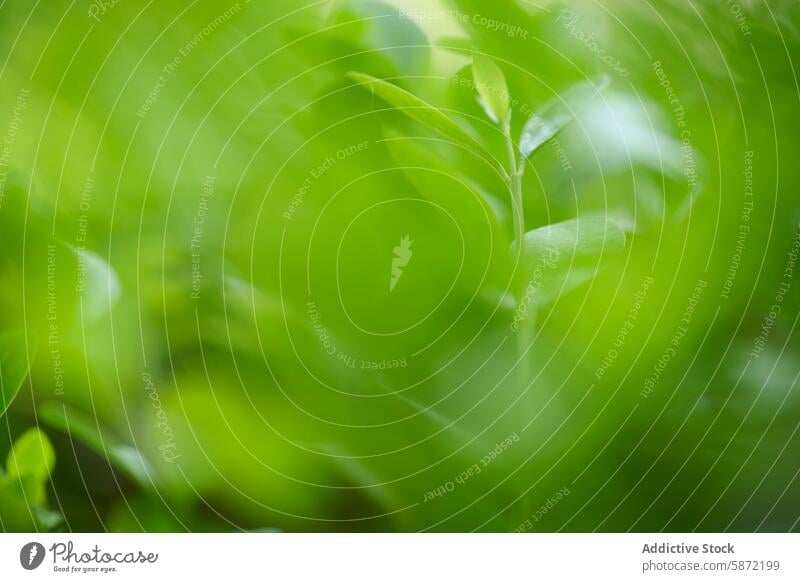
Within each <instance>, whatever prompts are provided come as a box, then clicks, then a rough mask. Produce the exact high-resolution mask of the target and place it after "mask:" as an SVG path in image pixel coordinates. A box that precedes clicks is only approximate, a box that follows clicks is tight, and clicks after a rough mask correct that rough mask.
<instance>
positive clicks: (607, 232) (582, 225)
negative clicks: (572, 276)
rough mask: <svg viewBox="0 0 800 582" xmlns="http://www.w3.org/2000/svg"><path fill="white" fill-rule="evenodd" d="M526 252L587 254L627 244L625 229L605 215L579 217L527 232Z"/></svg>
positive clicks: (569, 254) (596, 253)
mask: <svg viewBox="0 0 800 582" xmlns="http://www.w3.org/2000/svg"><path fill="white" fill-rule="evenodd" d="M524 248H525V253H526V254H533V255H536V256H541V255H543V254H545V253H551V252H557V253H559V254H560V255H566V256H568V257H571V256H574V257H586V256H594V255H599V254H605V253H608V252H618V251H621V250H622V249H624V248H625V231H624V229H623V228H622V227H621V226H619V224H617V223H616V222H613V221H611V220H609V219H608V218H607V217H605V216H591V217H588V218H577V219H573V220H567V221H564V222H558V223H556V224H550V225H548V226H544V227H542V228H537V229H536V230H532V231H530V232H527V233H525V243H524Z"/></svg>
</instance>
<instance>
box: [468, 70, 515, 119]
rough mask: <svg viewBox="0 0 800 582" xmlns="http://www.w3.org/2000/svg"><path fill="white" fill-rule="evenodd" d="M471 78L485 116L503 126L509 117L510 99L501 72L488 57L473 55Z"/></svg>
mask: <svg viewBox="0 0 800 582" xmlns="http://www.w3.org/2000/svg"><path fill="white" fill-rule="evenodd" d="M472 77H473V79H474V81H475V89H476V91H477V92H478V96H479V102H480V104H481V106H482V107H483V109H484V111H486V115H488V116H489V118H490V119H491V120H492V121H494V122H495V123H497V124H498V125H500V126H505V125H506V124H507V123H508V122H509V120H510V117H511V97H510V96H509V93H508V85H507V84H506V78H505V76H504V75H503V71H501V70H500V67H498V66H497V65H496V64H495V62H494V61H493V60H492V59H490V58H489V57H487V56H485V55H481V54H475V55H474V56H473V57H472Z"/></svg>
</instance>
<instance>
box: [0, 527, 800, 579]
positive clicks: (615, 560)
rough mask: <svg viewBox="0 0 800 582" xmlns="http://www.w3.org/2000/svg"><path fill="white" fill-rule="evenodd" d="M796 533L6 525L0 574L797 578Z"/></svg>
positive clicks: (799, 552)
mask: <svg viewBox="0 0 800 582" xmlns="http://www.w3.org/2000/svg"><path fill="white" fill-rule="evenodd" d="M799 564H800V536H798V535H793V534H730V535H727V534H685V535H683V534H652V535H650V534H330V535H323V534H270V533H267V534H142V535H128V534H74V535H72V534H43V535H35V534H32V535H25V534H4V535H0V580H3V581H5V580H15V581H16V580H48V579H67V578H69V579H72V580H90V579H91V580H95V579H98V580H99V579H103V580H119V581H122V580H137V581H139V580H147V581H148V582H149V581H154V580H176V577H180V576H187V575H192V576H194V575H202V576H203V579H213V578H209V577H211V576H213V577H221V578H222V579H223V580H225V581H226V582H227V581H230V582H233V581H237V582H238V580H281V581H284V580H289V581H291V580H297V581H307V580H324V581H326V582H327V581H338V580H342V581H347V582H359V581H361V580H364V581H369V582H375V581H398V582H401V581H402V582H417V581H419V582H423V581H428V580H455V581H457V582H466V581H470V580H481V581H485V580H498V581H506V580H508V581H516V580H547V581H548V582H554V581H561V580H564V581H569V582H574V581H575V580H592V581H595V580H613V581H614V582H621V581H627V580H670V581H673V580H676V581H682V580H685V581H687V582H688V581H693V580H719V581H721V582H723V581H724V582H728V581H730V580H770V581H783V580H791V581H797V580H800V568H799V567H798V565H799Z"/></svg>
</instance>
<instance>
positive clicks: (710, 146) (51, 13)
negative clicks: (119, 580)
mask: <svg viewBox="0 0 800 582" xmlns="http://www.w3.org/2000/svg"><path fill="white" fill-rule="evenodd" d="M575 4H576V5H575V6H573V5H561V4H559V3H555V2H544V3H543V6H535V5H534V4H530V3H527V2H522V1H520V2H516V1H513V0H499V1H496V2H490V3H487V2H485V1H483V0H452V1H450V2H441V3H440V2H426V3H424V6H422V7H417V6H416V5H413V7H412V5H411V4H410V3H408V4H404V3H397V6H392V5H389V4H384V3H380V2H373V1H368V0H341V1H333V2H322V3H315V4H309V5H305V4H304V3H298V2H289V1H285V0H270V1H269V2H257V1H255V0H253V1H251V2H239V3H235V2H234V3H231V4H219V3H214V2H210V1H198V2H192V3H189V4H184V5H172V4H170V3H150V4H146V3H139V2H129V1H128V0H120V1H119V2H118V3H115V4H113V5H111V4H109V5H108V6H106V7H105V8H101V5H102V3H99V4H92V3H89V2H79V3H67V2H60V1H59V2H51V3H48V5H47V6H41V5H39V4H36V5H31V3H28V2H22V1H10V2H6V3H5V4H3V6H2V8H0V27H1V29H0V30H1V31H2V34H0V46H1V47H2V48H1V49H0V54H2V55H3V60H2V66H0V78H2V83H0V139H3V140H4V142H3V143H4V147H5V149H4V150H2V151H0V154H2V156H0V241H2V245H0V307H2V310H1V311H0V313H2V316H1V317H0V334H1V337H0V366H1V367H0V379H2V386H1V388H2V390H0V394H2V397H3V400H2V401H0V404H2V408H0V412H5V414H3V415H2V418H1V419H0V421H1V422H0V424H2V425H3V427H4V430H3V431H2V434H3V436H2V437H0V454H2V458H5V457H6V454H9V455H10V457H9V459H10V461H9V462H8V463H7V464H6V471H5V473H4V474H3V475H2V477H0V529H5V530H16V531H18V530H23V531H28V530H47V529H59V528H61V529H68V530H72V531H94V530H101V529H108V530H112V531H142V530H144V531H183V530H192V531H220V530H222V531H228V530H238V529H245V530H264V529H269V530H271V529H278V530H287V531H387V530H388V531H395V530H397V531H416V530H447V531H471V530H487V531H510V530H515V529H534V530H540V531H555V530H561V529H563V530H566V531H591V530H595V529H597V530H611V531H626V530H629V529H631V530H640V531H654V530H661V529H665V530H693V529H698V530H722V529H728V530H741V531H750V530H754V529H761V530H770V531H772V530H775V531H787V530H797V529H798V521H797V520H798V515H797V509H796V508H797V502H798V498H800V481H798V480H797V463H796V461H794V459H796V458H797V456H798V452H800V441H798V438H797V427H798V420H797V419H798V412H799V411H800V397H798V391H797V390H796V389H795V388H796V387H797V385H798V373H800V353H799V352H800V344H798V342H797V336H796V329H795V328H796V324H797V318H798V314H799V313H800V309H799V308H800V305H799V303H800V300H799V299H798V297H799V295H798V290H797V287H798V282H797V281H796V266H795V267H793V269H794V270H793V271H792V272H791V273H788V269H789V267H790V266H791V260H792V259H791V256H792V254H791V253H792V249H793V244H795V241H796V240H798V239H797V236H798V223H799V222H800V204H798V201H797V196H796V194H795V190H796V188H797V185H798V184H799V183H800V176H799V175H798V172H800V167H798V164H797V163H796V161H795V160H796V157H797V152H798V139H799V138H798V136H800V131H798V130H800V127H799V126H800V117H799V116H798V115H797V111H798V104H799V99H800V90H799V89H798V83H797V75H796V71H795V69H794V60H795V59H796V57H797V55H800V33H798V26H800V14H798V7H797V3H796V2H791V1H789V0H770V2H768V3H760V2H749V1H744V0H742V1H741V2H740V4H741V6H739V5H738V4H737V6H738V7H739V8H740V9H741V10H740V12H739V13H734V12H732V10H731V4H730V3H722V2H712V1H711V0H707V1H702V2H695V3H692V4H691V5H687V4H683V3H674V4H670V3H660V4H656V5H654V4H652V3H648V2H634V1H615V2H610V1H609V2H601V3H585V5H584V3H581V4H577V3H575ZM398 6H399V7H398ZM737 14H743V15H744V16H742V17H740V18H738V19H737ZM473 55H479V57H478V59H479V60H480V59H481V58H482V57H486V58H490V59H491V63H494V66H496V67H497V70H495V69H494V68H492V67H493V65H491V64H486V62H485V61H484V64H483V66H484V69H482V71H483V80H482V79H480V78H479V79H475V78H474V77H473V73H472V70H473V68H472V65H473ZM353 72H357V73H360V74H361V75H362V76H358V75H356V76H355V77H354V76H353V75H352V73H353ZM498 74H500V75H502V78H503V79H505V82H506V83H507V88H508V96H507V103H508V105H509V106H510V109H511V115H510V119H509V120H508V121H509V126H510V127H509V131H510V134H511V135H513V136H520V135H521V134H522V132H523V130H524V128H525V126H526V124H527V123H528V122H529V120H530V118H531V115H533V114H534V112H536V111H539V112H542V111H543V110H542V109H541V108H542V107H543V106H545V104H547V103H550V104H554V103H555V104H558V102H559V96H560V97H561V98H562V99H561V100H562V101H563V97H564V96H565V95H569V94H570V93H569V89H570V88H574V87H575V86H576V84H579V83H581V82H585V81H586V80H587V79H598V78H602V77H603V76H606V77H608V79H609V80H610V83H609V86H608V88H606V89H605V90H604V91H602V93H599V94H598V96H597V97H596V98H592V99H591V100H589V101H588V102H587V103H582V104H581V107H580V111H579V112H578V113H579V115H578V118H577V119H576V120H575V121H574V122H572V123H570V124H569V125H568V126H566V127H565V128H563V131H561V133H558V135H557V136H556V138H555V139H554V140H550V141H547V142H546V143H544V141H545V140H544V139H542V140H540V141H541V142H543V143H539V144H538V145H540V146H541V147H540V149H538V150H537V151H536V152H535V153H534V154H533V155H532V156H531V157H530V159H528V160H527V162H525V164H524V167H525V168H526V172H525V174H524V179H523V181H522V184H521V192H522V195H523V198H524V211H525V214H524V225H525V230H526V231H534V232H538V234H529V235H528V236H526V244H527V243H528V242H530V248H531V249H532V250H531V253H532V254H529V255H526V257H525V260H523V261H521V262H520V261H518V260H517V257H515V256H514V253H513V252H512V253H509V248H511V247H512V241H513V240H514V227H513V224H512V223H513V217H514V212H513V208H512V204H511V196H510V193H509V184H508V183H507V181H506V180H505V176H503V173H502V171H501V169H500V168H501V167H502V166H504V165H505V164H506V151H505V145H504V136H503V132H502V131H501V128H500V127H498V125H497V124H495V123H494V122H493V121H492V119H490V117H489V116H487V115H486V112H485V109H484V107H482V106H481V103H480V102H479V100H478V99H477V98H476V97H477V95H476V86H477V88H480V87H485V86H486V85H487V83H488V84H489V85H492V84H495V85H496V84H497V83H499V81H498V79H499V78H500V77H499V76H498ZM363 75H369V77H364V76H363ZM480 76H481V75H479V77H480ZM370 78H375V79H381V80H386V82H387V83H391V85H392V86H397V87H401V88H402V89H404V90H405V91H407V92H410V94H413V95H415V96H417V98H418V99H421V100H423V101H424V102H425V103H426V104H429V105H431V106H432V107H435V108H436V110H437V111H439V112H440V113H441V114H442V115H444V116H446V119H448V120H449V121H448V122H443V123H447V128H446V129H445V131H444V133H445V135H446V136H448V138H449V137H453V135H454V133H459V134H461V133H464V134H465V135H466V136H467V141H468V142H470V143H471V142H474V143H475V144H479V145H477V146H475V147H472V146H469V147H467V146H465V145H464V143H463V142H461V141H458V140H456V141H452V140H451V139H448V138H445V137H442V136H441V133H442V131H441V130H440V131H439V133H436V132H433V131H430V130H429V129H428V128H427V127H426V126H425V124H424V123H423V124H420V123H418V122H419V121H421V120H420V119H419V117H420V111H421V110H420V109H416V110H415V111H416V115H410V114H409V111H405V113H406V115H403V113H402V112H399V111H397V110H396V108H395V107H393V106H392V105H393V104H392V103H387V102H386V94H385V93H384V94H380V91H371V90H369V87H366V88H365V87H362V86H359V82H363V81H364V80H365V79H370ZM487 78H488V79H489V81H487V80H486V79H487ZM354 79H355V81H354ZM356 81H359V82H356ZM370 83H371V84H372V85H375V82H373V81H370V82H367V85H369V84H370ZM365 89H366V90H365ZM497 97H498V94H497V93H492V92H488V93H487V92H484V95H483V102H484V103H483V104H484V105H485V106H486V107H488V108H489V110H490V111H493V112H494V113H495V114H497V111H498V110H497V108H498V107H500V108H502V107H503V106H504V105H503V104H504V103H506V96H505V95H501V96H500V98H499V99H497ZM554 100H555V101H554ZM489 101H492V102H491V103H489ZM498 103H500V105H498ZM567 103H569V102H568V101H567ZM394 105H396V104H394ZM413 105H414V103H413V102H412V106H413ZM416 106H417V107H419V104H418V103H417V104H416ZM556 109H558V108H557V107H556ZM547 110H548V109H545V110H544V111H547ZM423 115H424V114H423ZM496 116H497V115H496ZM410 117H411V118H410ZM499 121H502V120H499ZM439 122H441V119H439ZM450 124H452V126H451V125H450ZM454 128H455V129H454ZM559 129H560V128H559ZM544 134H547V136H546V137H551V136H550V135H549V134H548V132H544ZM544 134H542V135H544ZM748 192H749V194H750V195H748ZM597 217H602V218H601V219H598V218H597ZM744 217H746V218H744ZM576 219H577V222H569V221H574V220H576ZM597 220H600V221H601V223H602V224H603V225H604V227H603V228H602V229H600V230H599V231H597V230H596V229H597V225H598V224H599V223H598V222H597ZM559 223H563V224H561V226H557V227H549V225H555V224H559ZM581 224H583V225H585V226H584V230H583V231H582V230H581V226H580V225H581ZM608 224H613V225H615V226H614V227H612V228H611V230H610V231H608V230H606V228H605V226H607V225H608ZM565 225H566V226H565ZM576 225H577V226H576ZM743 226H746V230H744V229H743V228H742V227H743ZM548 227H549V228H548ZM542 228H544V230H537V229H542ZM587 229H588V232H589V234H590V235H591V236H590V240H591V244H588V246H587V243H585V240H587V239H584V238H583V235H585V234H586V232H587ZM593 229H594V230H593ZM542 233H549V234H548V235H547V239H546V241H545V242H544V243H543V242H542V240H543V239H542V238H541V237H542ZM743 233H745V234H743ZM626 234H627V236H626ZM404 237H409V239H410V240H413V244H412V245H411V247H410V248H411V249H412V251H413V257H412V259H411V260H410V261H407V264H406V265H405V266H404V267H403V269H402V278H400V279H399V280H398V282H397V283H396V286H395V287H394V288H393V289H392V288H390V275H391V270H392V268H393V267H392V260H393V257H395V255H393V250H394V249H395V247H397V246H398V244H399V243H400V241H402V240H403V239H404ZM553 237H555V240H557V241H560V244H561V245H562V250H563V253H562V256H561V259H562V261H566V262H565V263H564V262H558V264H557V265H555V264H554V265H553V266H550V263H549V262H548V259H547V255H546V252H545V251H546V250H547V249H549V245H551V244H552V242H553V240H554V238H553ZM742 241H744V242H742ZM545 243H546V244H545ZM606 245H607V246H606ZM598 248H599V251H598ZM576 250H577V251H578V252H575V251H576ZM612 251H613V252H612ZM537 253H538V254H537ZM595 255H599V256H595ZM543 257H544V258H543ZM795 258H796V257H795ZM567 259H568V260H567ZM600 259H602V261H601V260H600ZM537 267H538V269H539V272H540V275H535V273H536V271H537ZM787 273H788V276H787ZM540 279H541V281H540ZM520 280H521V281H522V284H523V286H522V289H523V290H524V289H525V283H528V285H529V286H530V288H532V289H533V291H532V292H531V293H532V297H531V298H530V306H529V307H528V311H527V312H526V313H525V316H524V317H523V318H522V321H521V324H522V326H523V327H524V332H523V333H521V334H520V333H516V332H514V331H512V324H514V323H515V321H517V320H515V316H518V315H520V311H519V305H520V302H521V299H522V298H521V297H520V296H519V295H516V296H515V294H514V293H513V292H512V290H513V289H514V288H515V285H517V284H518V283H519V282H520ZM531 281H533V283H531ZM785 283H789V287H788V288H785V287H782V285H784V284H785ZM776 304H780V313H776V314H775V317H771V316H770V313H771V312H774V311H775V310H774V308H773V305H776ZM517 323H518V324H519V323H520V322H517ZM765 329H767V335H766V337H763V336H762V334H763V333H764V330H765ZM8 338H13V339H11V340H9V339H8ZM520 338H522V339H520ZM759 338H762V339H763V342H760V340H759ZM759 342H760V343H759ZM520 343H521V344H522V350H520V349H519V344H520ZM515 346H516V347H515ZM521 356H522V361H520V358H521ZM28 370H29V371H30V373H29V374H27V372H28ZM520 370H522V371H523V374H519V373H518V372H519V371H520ZM17 392H18V393H17ZM12 400H13V402H11V401H12ZM9 404H10V407H8V405H9ZM7 407H8V410H7V411H5V409H6V408H7ZM32 426H33V427H38V429H36V428H34V429H31V427H32ZM31 431H33V432H31ZM39 431H41V432H39ZM20 435H22V436H20ZM50 442H52V449H51V444H50ZM14 443H16V445H15V444H14ZM509 443H510V444H509ZM12 446H13V447H14V448H13V451H15V452H10V451H12ZM18 447H20V448H18ZM22 450H24V451H26V452H25V454H24V455H23V454H22V453H20V451H22ZM53 451H54V452H53ZM37 454H38V456H37ZM54 458H55V459H57V462H56V463H55V465H54V461H53V459H54ZM14 459H16V461H14ZM12 461H14V462H12ZM15 467H16V468H15ZM474 467H477V468H478V470H477V471H475V470H474ZM23 468H25V471H23V470H22V469H23ZM45 484H46V487H47V489H46V491H45V489H44V487H45ZM564 488H566V489H567V490H568V491H569V495H568V496H565V497H563V499H562V498H561V497H559V501H558V503H557V505H556V506H554V507H553V508H552V509H551V510H548V511H547V512H545V513H544V514H542V513H541V512H539V509H540V508H541V507H543V506H544V505H545V504H546V503H547V502H548V500H549V499H550V498H552V497H554V496H555V495H556V494H557V493H558V492H559V491H562V490H564ZM537 512H538V513H537ZM533 515H537V520H536V521H533V522H532V521H531V517H532V516H533ZM59 516H63V519H62V518H61V517H59ZM526 522H527V523H529V524H530V527H527V526H524V524H525V523H526Z"/></svg>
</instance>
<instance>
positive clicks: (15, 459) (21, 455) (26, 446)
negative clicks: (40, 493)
mask: <svg viewBox="0 0 800 582" xmlns="http://www.w3.org/2000/svg"><path fill="white" fill-rule="evenodd" d="M55 464H56V454H55V451H53V445H51V444H50V440H49V439H48V438H47V435H45V434H44V433H43V432H42V431H40V430H39V429H38V428H32V429H29V430H27V431H26V432H25V433H23V434H22V435H21V436H20V437H19V438H18V439H17V440H16V442H14V446H13V447H12V448H11V451H10V452H9V453H8V458H7V459H6V471H7V472H8V476H9V477H12V478H14V477H32V478H34V479H35V480H36V481H37V482H39V483H43V482H44V481H46V480H47V478H48V477H49V476H50V472H51V471H52V470H53V467H55Z"/></svg>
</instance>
